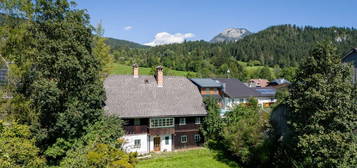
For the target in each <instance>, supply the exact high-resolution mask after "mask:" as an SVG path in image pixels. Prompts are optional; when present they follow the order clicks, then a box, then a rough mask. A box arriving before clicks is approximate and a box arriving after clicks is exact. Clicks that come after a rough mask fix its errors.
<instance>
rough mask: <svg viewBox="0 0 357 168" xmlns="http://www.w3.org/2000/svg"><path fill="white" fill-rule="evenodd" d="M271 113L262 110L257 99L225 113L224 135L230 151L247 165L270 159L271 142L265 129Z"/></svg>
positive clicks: (226, 145)
mask: <svg viewBox="0 0 357 168" xmlns="http://www.w3.org/2000/svg"><path fill="white" fill-rule="evenodd" d="M268 118H269V114H268V113H266V112H263V111H260V108H259V107H258V105H257V102H256V100H254V99H251V100H250V103H249V106H244V105H239V106H237V107H235V108H234V110H233V111H231V112H229V113H227V114H226V115H225V123H226V126H225V127H224V129H223V132H222V135H223V138H224V145H225V147H226V149H227V150H228V151H230V152H231V153H232V154H233V155H235V156H236V157H238V158H239V162H241V163H243V164H245V165H260V164H263V163H264V162H266V161H267V160H269V150H268V149H267V147H268V146H267V144H268V143H269V141H268V139H267V136H266V135H265V131H266V130H267V128H268Z"/></svg>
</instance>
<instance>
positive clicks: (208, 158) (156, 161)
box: [136, 148, 238, 168]
mask: <svg viewBox="0 0 357 168" xmlns="http://www.w3.org/2000/svg"><path fill="white" fill-rule="evenodd" d="M152 155H153V156H152V158H150V159H147V160H141V161H139V163H138V164H137V166H136V167H137V168H178V167H179V168H196V167H197V168H238V165H237V164H236V163H235V162H233V161H230V160H227V159H222V156H220V155H219V154H218V153H217V152H214V151H212V150H209V149H206V148H203V149H195V150H189V151H181V152H169V153H162V154H152ZM222 160H224V161H222Z"/></svg>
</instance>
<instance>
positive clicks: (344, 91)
mask: <svg viewBox="0 0 357 168" xmlns="http://www.w3.org/2000/svg"><path fill="white" fill-rule="evenodd" d="M289 91H290V94H289V97H288V106H289V111H288V124H289V126H290V129H291V133H290V136H289V137H288V138H287V139H286V141H285V144H286V145H287V147H288V149H289V151H288V153H289V156H291V157H292V158H293V159H291V160H290V162H289V163H288V164H289V166H292V165H295V166H301V167H353V166H356V165H357V162H356V161H357V155H356V153H357V150H356V145H357V144H356V135H355V133H353V131H356V124H357V120H356V119H357V113H356V111H357V108H356V95H355V94H354V92H355V90H354V87H353V84H352V82H351V71H350V68H349V66H348V65H346V64H342V63H341V59H340V58H339V57H338V56H337V54H336V48H335V47H334V46H333V45H332V44H331V43H319V44H318V45H317V47H316V48H315V49H314V50H312V52H311V55H310V56H309V57H308V58H307V59H306V61H305V62H304V63H303V64H302V65H301V67H300V68H299V70H298V71H297V75H296V78H295V81H294V84H293V85H292V86H291V88H290V90H289Z"/></svg>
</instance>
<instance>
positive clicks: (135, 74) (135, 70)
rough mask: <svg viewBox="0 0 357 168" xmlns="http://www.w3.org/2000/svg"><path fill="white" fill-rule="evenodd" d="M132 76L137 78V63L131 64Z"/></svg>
mask: <svg viewBox="0 0 357 168" xmlns="http://www.w3.org/2000/svg"><path fill="white" fill-rule="evenodd" d="M133 77H134V78H139V66H138V64H133Z"/></svg>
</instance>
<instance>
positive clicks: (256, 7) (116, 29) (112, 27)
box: [75, 0, 357, 44]
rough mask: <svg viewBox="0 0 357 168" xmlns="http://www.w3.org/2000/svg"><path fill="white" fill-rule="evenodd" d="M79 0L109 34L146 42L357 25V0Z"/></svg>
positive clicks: (93, 22)
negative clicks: (280, 28) (245, 31)
mask: <svg viewBox="0 0 357 168" xmlns="http://www.w3.org/2000/svg"><path fill="white" fill-rule="evenodd" d="M75 1H76V2H77V4H78V6H77V7H78V8H81V9H87V10H88V12H89V14H90V16H91V23H92V24H94V25H95V24H97V23H99V22H100V21H102V24H103V26H104V28H105V36H107V37H114V38H118V39H124V40H129V41H134V42H137V43H141V44H144V43H149V42H152V41H153V40H154V38H155V35H157V34H158V33H160V32H167V33H169V34H160V35H162V36H165V37H169V38H171V37H172V38H174V37H178V38H179V37H181V38H187V39H188V40H201V39H202V40H210V39H211V38H213V37H214V36H215V35H217V34H218V33H220V32H222V31H223V30H224V29H225V28H231V27H238V28H247V29H248V30H250V31H252V32H258V31H260V30H263V29H265V28H267V27H269V26H272V25H278V24H296V25H299V26H303V25H312V26H318V27H320V26H323V27H326V26H339V27H355V28H357V11H356V10H355V7H356V6H357V0H75ZM125 28H126V29H125ZM176 33H181V34H176ZM175 34H176V35H177V36H176V35H175ZM160 37H161V36H160ZM157 38H159V37H157ZM178 40H179V39H178Z"/></svg>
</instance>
